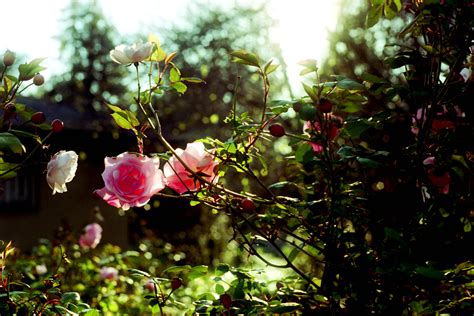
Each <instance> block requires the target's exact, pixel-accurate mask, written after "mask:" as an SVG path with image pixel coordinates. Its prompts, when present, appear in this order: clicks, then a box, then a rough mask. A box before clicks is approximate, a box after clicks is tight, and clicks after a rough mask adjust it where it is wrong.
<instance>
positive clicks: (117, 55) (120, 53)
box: [110, 41, 153, 65]
mask: <svg viewBox="0 0 474 316" xmlns="http://www.w3.org/2000/svg"><path fill="white" fill-rule="evenodd" d="M152 51H153V44H152V43H150V42H146V43H143V42H141V41H140V42H137V43H135V44H133V45H131V46H127V45H123V44H122V45H119V46H117V47H115V49H113V50H111V51H110V58H112V60H113V61H115V62H116V63H118V64H122V65H128V64H132V63H138V62H141V61H142V60H145V59H147V58H148V57H150V55H151V53H152Z"/></svg>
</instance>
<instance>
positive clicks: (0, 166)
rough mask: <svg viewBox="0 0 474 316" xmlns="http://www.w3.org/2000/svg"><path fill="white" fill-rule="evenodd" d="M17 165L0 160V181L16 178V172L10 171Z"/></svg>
mask: <svg viewBox="0 0 474 316" xmlns="http://www.w3.org/2000/svg"><path fill="white" fill-rule="evenodd" d="M17 166H18V164H16V163H11V162H3V159H2V158H0V179H11V178H14V177H16V171H13V170H12V169H14V168H16V167H17Z"/></svg>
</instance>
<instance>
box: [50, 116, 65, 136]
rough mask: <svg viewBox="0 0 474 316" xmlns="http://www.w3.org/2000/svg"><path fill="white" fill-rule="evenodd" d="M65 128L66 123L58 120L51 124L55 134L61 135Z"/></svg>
mask: <svg viewBox="0 0 474 316" xmlns="http://www.w3.org/2000/svg"><path fill="white" fill-rule="evenodd" d="M63 128H64V122H63V121H61V120H58V119H55V120H53V121H52V122H51V130H52V131H53V132H54V133H59V132H60V131H62V130H63Z"/></svg>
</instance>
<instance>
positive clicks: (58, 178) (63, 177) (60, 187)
mask: <svg viewBox="0 0 474 316" xmlns="http://www.w3.org/2000/svg"><path fill="white" fill-rule="evenodd" d="M78 158H79V156H78V155H77V154H76V153H75V152H74V151H65V150H61V151H59V152H58V153H56V154H55V155H54V156H53V157H51V160H50V161H49V162H48V165H47V173H46V180H47V182H48V185H49V187H50V188H51V189H53V194H55V193H56V192H57V193H64V192H66V191H67V187H66V183H69V182H71V181H72V179H74V176H75V175H76V170H77V160H78Z"/></svg>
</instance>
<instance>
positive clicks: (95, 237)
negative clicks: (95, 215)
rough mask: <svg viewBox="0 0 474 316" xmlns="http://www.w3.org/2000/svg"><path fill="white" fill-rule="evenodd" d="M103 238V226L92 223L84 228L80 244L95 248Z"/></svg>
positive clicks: (83, 246)
mask: <svg viewBox="0 0 474 316" xmlns="http://www.w3.org/2000/svg"><path fill="white" fill-rule="evenodd" d="M101 239H102V227H100V225H99V224H97V223H92V224H89V225H87V226H86V227H85V228H84V233H83V234H82V235H81V237H80V238H79V245H80V246H81V247H82V248H85V249H88V248H95V247H97V245H98V244H99V243H100V240H101Z"/></svg>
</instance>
